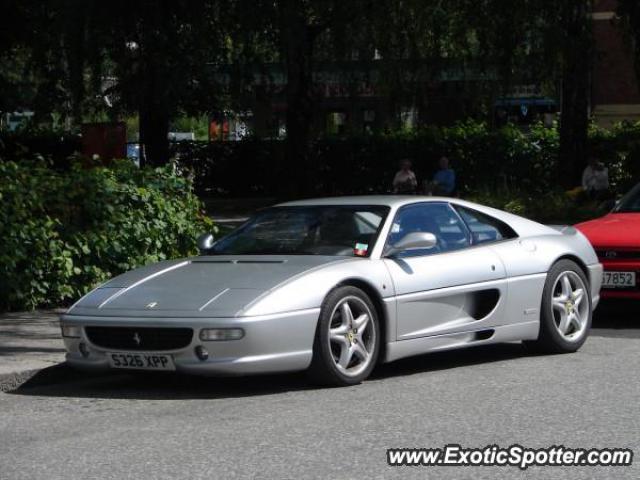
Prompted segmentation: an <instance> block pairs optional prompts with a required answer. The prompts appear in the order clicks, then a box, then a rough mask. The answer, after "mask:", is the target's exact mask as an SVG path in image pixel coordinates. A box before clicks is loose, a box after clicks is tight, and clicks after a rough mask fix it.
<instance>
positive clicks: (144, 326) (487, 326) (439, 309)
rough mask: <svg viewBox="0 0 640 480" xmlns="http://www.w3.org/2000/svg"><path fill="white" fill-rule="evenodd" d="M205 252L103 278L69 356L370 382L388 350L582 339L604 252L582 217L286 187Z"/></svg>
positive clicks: (69, 325) (395, 353)
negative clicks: (548, 219)
mask: <svg viewBox="0 0 640 480" xmlns="http://www.w3.org/2000/svg"><path fill="white" fill-rule="evenodd" d="M199 244H200V249H201V255H199V256H197V257H193V258H186V259H179V260H170V261H165V262H160V263H157V264H154V265H147V266H146V267H143V268H140V269H137V270H134V271H131V272H128V273H125V274H123V275H120V276H118V277H116V278H114V279H112V280H110V281H108V282H107V283H105V284H104V285H102V286H100V287H98V288H96V289H95V290H93V291H92V292H90V293H89V294H87V295H86V296H84V297H83V298H82V299H80V300H79V301H78V302H77V303H76V304H75V305H73V306H72V307H71V308H70V309H69V311H68V312H67V313H66V314H64V315H63V316H62V317H61V328H62V335H63V337H64V341H65V345H66V348H67V351H68V353H67V356H66V358H67V362H68V363H69V364H70V365H72V366H76V367H81V368H86V369H109V368H113V369H147V370H172V371H173V370H175V371H178V372H187V373H194V374H205V375H233V374H254V373H266V372H286V371H296V370H308V372H309V373H310V374H311V376H312V377H313V379H314V380H316V381H320V382H322V383H325V384H333V385H350V384H355V383H358V382H361V381H362V380H364V379H365V378H367V376H368V375H369V374H370V373H371V371H372V369H373V368H374V367H375V365H376V364H377V363H378V362H392V361H394V360H397V359H399V358H403V357H408V356H411V355H417V354H422V353H426V352H433V351H438V350H447V349H453V348H460V347H467V346H472V345H484V344H489V343H496V342H511V341H524V342H526V343H527V344H528V345H531V346H532V347H534V348H536V349H539V350H545V351H549V352H574V351H576V350H577V349H578V348H580V346H581V345H582V344H583V343H584V341H585V340H586V338H587V335H588V333H589V329H590V325H591V316H592V312H593V309H594V308H595V307H596V305H597V303H598V300H599V298H600V295H599V294H600V285H601V282H602V265H601V264H600V263H598V258H597V256H596V254H595V252H594V250H593V248H592V247H591V245H590V244H589V242H588V241H587V239H586V238H585V237H584V236H583V235H582V234H581V233H580V232H578V231H577V230H575V229H573V228H571V227H549V226H545V225H541V224H538V223H535V222H532V221H530V220H527V219H525V218H522V217H518V216H516V215H512V214H509V213H505V212H502V211H499V210H495V209H492V208H488V207H484V206H481V205H477V204H474V203H470V202H466V201H462V200H458V199H451V198H437V197H417V196H362V197H343V198H325V199H314V200H304V201H297V202H290V203H283V204H280V205H276V206H274V207H271V208H267V209H265V210H262V211H260V212H258V213H257V214H255V215H254V216H253V217H252V218H251V219H249V220H248V221H247V222H246V223H245V224H243V225H242V226H240V227H239V228H238V229H236V230H235V231H233V232H232V233H230V234H229V235H227V236H225V237H223V238H220V239H219V240H215V239H214V238H213V237H212V236H211V235H204V236H203V237H201V238H200V239H199Z"/></svg>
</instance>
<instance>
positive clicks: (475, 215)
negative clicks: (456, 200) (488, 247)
mask: <svg viewBox="0 0 640 480" xmlns="http://www.w3.org/2000/svg"><path fill="white" fill-rule="evenodd" d="M455 209H456V210H457V211H458V213H459V214H460V216H461V217H462V219H463V220H464V222H465V223H466V224H467V227H469V231H470V232H471V244H472V245H480V244H483V243H491V242H499V241H501V240H509V239H511V238H517V237H518V234H517V233H516V232H515V231H514V230H513V228H511V227H510V226H509V225H507V224H506V223H504V222H503V221H501V220H498V219H497V218H493V217H490V216H489V215H486V214H484V213H481V212H478V211H476V210H472V209H470V208H467V207H461V206H459V205H455Z"/></svg>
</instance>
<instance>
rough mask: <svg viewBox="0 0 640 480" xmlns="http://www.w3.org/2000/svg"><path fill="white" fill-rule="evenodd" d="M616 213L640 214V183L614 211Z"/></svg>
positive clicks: (623, 198)
mask: <svg viewBox="0 0 640 480" xmlns="http://www.w3.org/2000/svg"><path fill="white" fill-rule="evenodd" d="M614 212H616V213H638V212H640V183H639V184H638V185H636V186H635V187H634V188H632V189H631V191H630V192H629V193H627V194H626V195H625V196H624V197H622V199H621V200H620V203H618V206H617V207H616V208H615V209H614Z"/></svg>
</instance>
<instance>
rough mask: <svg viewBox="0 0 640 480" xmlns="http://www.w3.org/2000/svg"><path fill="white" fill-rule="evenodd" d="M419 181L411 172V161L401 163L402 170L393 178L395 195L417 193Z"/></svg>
mask: <svg viewBox="0 0 640 480" xmlns="http://www.w3.org/2000/svg"><path fill="white" fill-rule="evenodd" d="M417 186H418V180H417V179H416V174H415V173H413V170H411V160H409V159H408V158H405V159H403V160H401V161H400V170H398V172H397V173H396V176H395V177H393V193H399V194H412V193H415V192H416V187H417Z"/></svg>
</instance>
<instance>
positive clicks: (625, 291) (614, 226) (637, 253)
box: [576, 184, 640, 299]
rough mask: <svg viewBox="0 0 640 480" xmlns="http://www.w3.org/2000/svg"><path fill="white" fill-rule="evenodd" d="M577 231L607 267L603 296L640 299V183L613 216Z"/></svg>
mask: <svg viewBox="0 0 640 480" xmlns="http://www.w3.org/2000/svg"><path fill="white" fill-rule="evenodd" d="M576 228H577V229H578V230H580V231H581V232H582V233H584V234H585V236H586V237H587V238H588V239H589V241H590V242H591V244H592V245H593V248H594V249H595V251H596V253H597V254H598V258H599V259H600V262H601V263H602V264H603V266H604V273H603V278H602V292H601V295H602V297H603V298H635V299H640V184H638V185H636V186H635V187H634V188H633V189H631V191H630V192H629V193H627V194H626V195H625V196H624V197H622V200H620V202H618V204H617V205H616V207H615V208H614V209H613V210H612V212H611V213H609V214H607V215H605V216H604V217H602V218H597V219H595V220H590V221H588V222H584V223H580V224H578V225H576Z"/></svg>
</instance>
